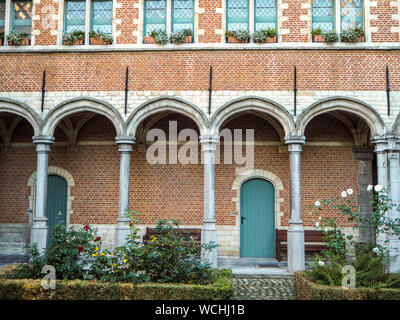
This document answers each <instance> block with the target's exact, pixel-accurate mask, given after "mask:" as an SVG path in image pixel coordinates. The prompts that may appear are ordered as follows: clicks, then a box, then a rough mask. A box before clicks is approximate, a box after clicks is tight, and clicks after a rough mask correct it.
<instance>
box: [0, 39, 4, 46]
mask: <svg viewBox="0 0 400 320" xmlns="http://www.w3.org/2000/svg"><path fill="white" fill-rule="evenodd" d="M2 45H4V39H1V38H0V46H2Z"/></svg>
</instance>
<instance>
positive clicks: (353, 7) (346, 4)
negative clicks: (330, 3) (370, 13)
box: [340, 0, 363, 30]
mask: <svg viewBox="0 0 400 320" xmlns="http://www.w3.org/2000/svg"><path fill="white" fill-rule="evenodd" d="M340 16H341V29H342V30H346V29H352V28H356V27H357V28H360V29H363V3H362V0H340Z"/></svg>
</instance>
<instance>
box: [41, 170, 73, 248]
mask: <svg viewBox="0 0 400 320" xmlns="http://www.w3.org/2000/svg"><path fill="white" fill-rule="evenodd" d="M67 188H68V185H67V181H65V179H64V178H62V177H60V176H56V175H49V177H48V181H47V207H46V216H47V222H48V225H49V235H48V238H47V241H48V243H50V242H51V240H52V239H53V231H54V226H55V225H56V224H63V225H66V223H67Z"/></svg>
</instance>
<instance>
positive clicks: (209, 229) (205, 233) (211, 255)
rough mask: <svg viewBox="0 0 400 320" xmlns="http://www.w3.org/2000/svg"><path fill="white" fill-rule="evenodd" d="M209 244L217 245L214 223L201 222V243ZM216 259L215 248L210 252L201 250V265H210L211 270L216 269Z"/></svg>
mask: <svg viewBox="0 0 400 320" xmlns="http://www.w3.org/2000/svg"><path fill="white" fill-rule="evenodd" d="M209 242H214V243H217V228H216V225H215V221H203V228H202V230H201V243H202V244H207V243H209ZM217 257H218V251H217V248H215V249H213V250H211V251H206V250H204V249H201V261H202V262H203V263H205V262H208V263H210V264H211V266H212V267H213V268H216V267H217Z"/></svg>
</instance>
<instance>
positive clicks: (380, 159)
mask: <svg viewBox="0 0 400 320" xmlns="http://www.w3.org/2000/svg"><path fill="white" fill-rule="evenodd" d="M371 142H372V143H373V144H374V145H375V153H376V170H377V176H378V184H379V185H381V186H383V187H385V189H387V188H388V182H387V154H386V148H387V140H386V137H373V138H372V139H371ZM387 240H388V237H387V234H384V233H381V234H380V235H379V237H378V239H377V243H378V244H379V245H381V246H385V243H386V241H387Z"/></svg>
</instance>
